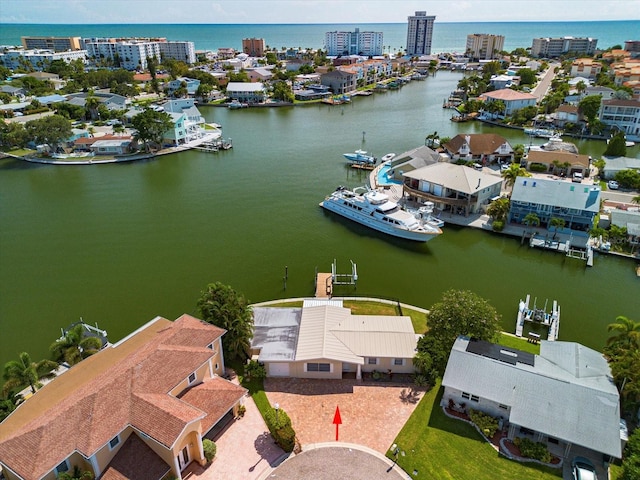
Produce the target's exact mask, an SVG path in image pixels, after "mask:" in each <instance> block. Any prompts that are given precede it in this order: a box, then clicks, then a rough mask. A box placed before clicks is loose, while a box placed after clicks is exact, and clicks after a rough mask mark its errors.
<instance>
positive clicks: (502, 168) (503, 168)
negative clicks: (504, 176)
mask: <svg viewBox="0 0 640 480" xmlns="http://www.w3.org/2000/svg"><path fill="white" fill-rule="evenodd" d="M510 167H511V164H510V163H503V164H502V165H500V173H502V172H506V171H507V170H509V168H510Z"/></svg>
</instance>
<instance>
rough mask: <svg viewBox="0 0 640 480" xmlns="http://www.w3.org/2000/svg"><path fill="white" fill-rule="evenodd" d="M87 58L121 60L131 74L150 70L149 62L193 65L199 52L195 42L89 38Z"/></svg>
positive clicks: (120, 62)
mask: <svg viewBox="0 0 640 480" xmlns="http://www.w3.org/2000/svg"><path fill="white" fill-rule="evenodd" d="M82 41H83V43H84V45H85V48H86V49H87V56H88V57H89V58H92V59H93V60H94V61H95V62H99V61H100V60H102V59H110V60H112V61H115V60H117V61H118V62H119V64H120V66H121V67H122V68H125V69H127V70H136V69H142V70H144V69H146V68H147V65H148V59H149V58H152V57H153V58H156V59H158V60H160V58H161V57H165V58H173V59H174V60H179V61H182V62H185V63H186V64H188V65H189V64H193V63H195V61H196V52H195V47H194V44H193V42H168V41H167V40H166V39H164V38H156V39H137V38H131V39H120V38H85V39H83V40H82Z"/></svg>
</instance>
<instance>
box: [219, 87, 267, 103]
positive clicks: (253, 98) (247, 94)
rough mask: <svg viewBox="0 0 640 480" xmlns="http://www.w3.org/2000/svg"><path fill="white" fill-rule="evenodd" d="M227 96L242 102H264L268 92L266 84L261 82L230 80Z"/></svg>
mask: <svg viewBox="0 0 640 480" xmlns="http://www.w3.org/2000/svg"><path fill="white" fill-rule="evenodd" d="M227 97H229V98H230V99H231V100H236V101H238V102H242V103H264V102H265V100H266V99H267V92H266V90H265V88H264V84H262V83H260V82H254V83H246V82H229V83H228V85H227Z"/></svg>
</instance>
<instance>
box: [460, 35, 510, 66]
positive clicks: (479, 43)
mask: <svg viewBox="0 0 640 480" xmlns="http://www.w3.org/2000/svg"><path fill="white" fill-rule="evenodd" d="M502 50H504V35H492V34H488V33H472V34H470V35H467V46H466V48H465V53H466V54H467V55H468V56H469V57H471V58H473V59H474V60H492V59H494V58H498V52H501V51H502Z"/></svg>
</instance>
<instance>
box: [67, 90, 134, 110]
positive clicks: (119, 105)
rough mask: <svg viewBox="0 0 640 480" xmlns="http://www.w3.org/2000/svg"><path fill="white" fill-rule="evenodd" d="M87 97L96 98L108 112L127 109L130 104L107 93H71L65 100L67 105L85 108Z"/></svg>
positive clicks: (126, 100)
mask: <svg viewBox="0 0 640 480" xmlns="http://www.w3.org/2000/svg"><path fill="white" fill-rule="evenodd" d="M89 96H92V97H96V98H97V100H98V101H99V102H100V103H101V104H103V105H104V106H105V107H107V109H108V110H124V109H126V108H127V105H128V104H129V103H131V102H130V100H128V99H127V97H124V96H122V95H117V94H115V93H111V92H109V91H96V92H93V93H92V94H89V93H86V92H80V93H72V94H70V95H67V97H66V98H67V103H70V104H72V105H79V106H81V107H85V106H86V104H87V97H89Z"/></svg>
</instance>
